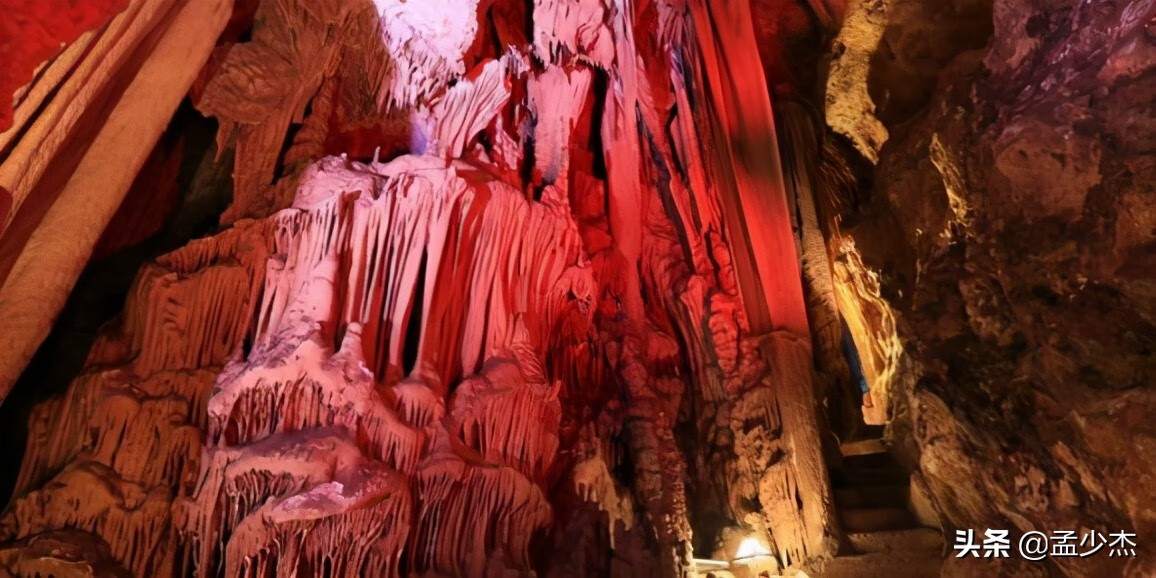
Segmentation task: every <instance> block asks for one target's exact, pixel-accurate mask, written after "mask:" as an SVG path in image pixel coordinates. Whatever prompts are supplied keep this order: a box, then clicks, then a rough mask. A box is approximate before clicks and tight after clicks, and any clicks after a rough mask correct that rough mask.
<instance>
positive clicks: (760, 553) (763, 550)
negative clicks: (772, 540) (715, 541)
mask: <svg viewBox="0 0 1156 578" xmlns="http://www.w3.org/2000/svg"><path fill="white" fill-rule="evenodd" d="M770 557H771V551H770V550H769V549H767V547H766V546H764V545H763V543H762V542H760V541H759V539H758V538H755V537H754V536H747V537H746V538H743V541H742V542H740V543H739V549H738V550H737V551H735V558H734V561H735V563H736V564H749V563H751V562H759V561H763V560H767V559H769V558H770Z"/></svg>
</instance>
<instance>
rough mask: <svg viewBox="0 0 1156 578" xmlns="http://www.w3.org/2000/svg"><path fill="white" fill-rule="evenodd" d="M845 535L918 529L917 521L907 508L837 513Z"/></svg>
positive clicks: (849, 510)
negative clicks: (841, 521)
mask: <svg viewBox="0 0 1156 578" xmlns="http://www.w3.org/2000/svg"><path fill="white" fill-rule="evenodd" d="M839 517H840V518H841V519H842V520H843V529H844V530H846V531H847V533H852V532H854V533H863V532H880V531H884V530H904V529H908V528H918V527H919V521H918V520H916V519H915V516H914V515H912V513H911V512H910V511H908V510H907V508H905V507H903V508H852V509H843V510H840V511H839Z"/></svg>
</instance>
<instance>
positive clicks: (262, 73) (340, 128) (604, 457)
mask: <svg viewBox="0 0 1156 578" xmlns="http://www.w3.org/2000/svg"><path fill="white" fill-rule="evenodd" d="M237 18H240V17H236V18H234V20H236V19H237ZM253 18H254V25H253V30H252V34H251V39H249V40H247V41H243V42H242V41H235V40H236V38H233V37H231V36H229V35H228V34H227V35H226V37H224V38H223V39H222V42H221V44H220V45H219V46H218V47H217V48H216V50H215V52H214V53H213V54H212V55H211V56H210V57H209V59H208V60H209V64H208V65H207V66H206V67H205V69H204V71H203V72H202V74H201V77H200V78H199V79H197V80H196V82H195V83H193V94H192V96H193V97H194V99H195V104H196V106H197V107H198V108H199V109H200V110H201V111H202V112H204V113H205V114H207V115H211V116H213V117H215V118H216V119H217V120H218V121H219V123H220V125H219V126H220V132H219V134H218V150H235V157H234V158H235V166H234V167H233V174H234V181H235V188H234V193H235V194H234V198H233V204H232V206H231V207H230V209H229V210H228V211H226V213H225V215H224V216H223V217H222V223H223V224H224V225H227V226H228V228H227V229H225V230H224V231H223V232H221V233H219V234H217V235H215V236H213V237H210V238H206V239H203V240H198V241H194V242H192V243H191V244H189V245H188V246H186V247H184V248H181V249H179V250H177V251H175V252H173V253H170V254H168V255H165V256H164V257H162V258H160V259H159V260H158V261H157V262H156V263H154V264H151V265H148V266H147V267H146V268H145V269H144V270H143V271H142V273H141V274H140V275H139V276H138V278H137V281H136V285H135V287H134V289H133V293H132V296H131V298H130V300H129V302H128V303H127V304H126V307H125V313H124V315H123V316H122V318H121V319H120V321H118V322H117V323H116V324H115V325H113V326H111V327H109V328H108V329H106V331H105V332H104V333H103V335H102V337H101V339H100V341H99V342H98V344H97V346H96V347H95V348H94V349H93V351H92V353H91V354H90V358H89V362H88V365H87V369H86V370H85V371H84V373H83V374H82V375H81V377H79V378H78V379H77V380H76V381H75V382H74V383H73V384H72V386H71V387H70V389H69V390H68V393H67V394H66V395H65V396H64V397H62V398H59V399H55V400H53V401H51V402H49V403H47V404H45V405H42V406H41V407H39V408H38V409H37V410H36V413H35V417H34V420H33V430H32V433H31V435H30V439H29V444H28V450H27V452H26V454H25V463H24V465H23V467H22V470H21V478H20V481H19V487H18V489H17V495H16V497H15V499H14V500H13V502H12V504H11V505H10V506H9V508H8V509H7V511H6V512H5V514H4V516H3V517H2V518H0V568H6V569H8V571H11V572H15V573H27V572H30V571H32V569H39V568H55V570H53V571H56V572H64V571H65V569H66V568H69V567H72V568H77V567H80V566H83V563H87V565H88V566H87V568H89V569H90V571H91V572H93V573H96V572H98V569H103V568H105V567H106V566H107V565H108V564H110V563H112V562H115V564H117V565H119V566H120V567H121V571H127V572H129V573H131V574H133V575H137V576H167V575H188V574H190V573H195V574H197V575H203V576H207V575H214V574H216V573H218V572H223V573H224V574H225V575H229V576H237V575H249V574H261V575H263V574H268V573H273V572H277V573H278V575H281V574H284V575H290V574H291V573H292V572H297V573H298V575H334V576H337V575H340V576H363V575H364V576H387V575H399V574H400V575H429V576H451V575H455V576H514V575H530V574H531V573H535V572H536V573H538V574H547V575H552V576H585V575H600V574H609V575H620V576H636V575H646V576H652V575H663V576H682V575H687V574H688V573H690V572H691V571H692V569H693V566H692V561H691V558H692V555H693V552H694V551H695V548H698V551H700V553H702V554H703V555H706V556H709V555H717V556H720V557H729V556H731V555H733V553H734V548H735V547H736V546H737V539H738V538H742V537H745V536H747V535H753V536H756V537H757V538H758V539H760V540H761V541H763V542H764V543H765V544H767V545H768V546H770V547H771V548H772V551H773V552H775V554H776V557H774V558H772V559H771V560H769V561H768V562H766V564H768V565H770V566H776V565H778V564H782V565H791V566H796V567H797V566H800V565H801V564H803V563H805V562H807V561H810V560H813V559H815V558H817V557H821V556H824V555H828V554H830V553H831V550H832V548H833V544H834V541H833V536H834V532H835V529H834V527H833V525H832V522H831V509H830V504H829V501H830V496H829V490H828V488H827V475H826V471H825V467H824V464H823V461H822V459H821V454H820V441H819V440H820V437H819V429H818V425H817V418H816V412H815V408H814V398H813V395H812V390H811V387H812V384H811V378H812V375H811V374H812V356H811V354H810V351H811V346H810V335H809V325H808V320H807V317H806V309H805V305H804V302H803V296H802V292H801V286H800V279H801V274H800V271H799V265H798V261H797V251H796V248H795V246H794V240H793V237H792V233H791V216H790V214H789V211H788V202H787V198H786V191H785V187H784V183H783V177H782V174H781V170H780V169H779V166H778V162H779V161H778V153H777V145H776V133H775V127H774V123H773V120H772V114H771V112H772V110H771V103H770V99H769V96H768V90H767V83H766V80H765V78H764V76H763V68H762V66H761V64H760V62H759V60H758V52H757V41H756V38H755V35H754V31H753V28H752V24H751V17H750V12H749V7H748V6H747V5H746V4H745V3H743V2H723V3H715V2H703V1H695V2H690V3H689V4H687V3H684V2H667V1H663V2H632V1H629V0H618V1H615V2H607V3H604V2H599V1H594V0H583V1H581V2H555V1H549V0H542V1H538V2H534V3H533V4H532V6H527V5H524V4H523V3H521V2H514V1H508V2H486V1H484V2H468V3H461V2H423V3H418V2H412V1H411V2H403V1H400V0H380V1H378V2H374V3H370V2H359V1H344V2H342V1H336V0H331V1H327V2H321V3H316V2H306V1H300V2H297V1H287V2H262V3H261V4H260V5H259V6H258V7H257V9H256V12H255V14H254V16H253ZM527 20H529V21H531V22H532V30H529V31H527V30H526V29H525V22H526V21H527ZM214 34H215V32H214ZM343 153H345V154H343ZM334 155H341V156H334ZM370 156H373V157H374V158H373V159H372V160H370V158H369V157H370ZM383 158H384V159H388V160H384V161H383V160H382V159H383ZM692 528H693V530H692ZM46 541H56V542H63V543H67V544H69V545H70V546H69V547H70V548H73V549H77V550H80V551H82V554H83V555H82V556H80V555H79V554H77V555H76V556H80V560H82V562H74V561H73V558H74V557H75V556H73V555H72V554H68V556H65V555H64V554H61V555H60V556H59V557H54V556H53V555H51V554H50V555H45V554H43V553H42V551H41V550H35V549H34V548H33V547H32V545H33V544H37V543H55V542H46ZM552 549H559V550H563V551H564V552H563V553H562V554H559V555H557V556H550V555H547V554H546V553H547V552H550V551H551V550H552ZM702 551H705V552H702ZM70 565H71V566H70Z"/></svg>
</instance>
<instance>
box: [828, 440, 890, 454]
mask: <svg viewBox="0 0 1156 578" xmlns="http://www.w3.org/2000/svg"><path fill="white" fill-rule="evenodd" d="M839 451H840V452H841V453H842V454H843V457H850V456H862V455H870V454H881V453H885V452H886V451H887V446H885V445H883V440H881V439H877V438H871V439H865V440H859V441H853V442H847V443H844V444H843V445H841V446H839Z"/></svg>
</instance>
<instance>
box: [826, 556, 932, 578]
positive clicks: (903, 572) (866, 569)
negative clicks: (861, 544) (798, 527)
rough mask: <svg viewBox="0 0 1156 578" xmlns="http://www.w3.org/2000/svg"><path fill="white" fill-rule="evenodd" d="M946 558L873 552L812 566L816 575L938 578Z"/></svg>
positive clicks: (828, 577)
mask: <svg viewBox="0 0 1156 578" xmlns="http://www.w3.org/2000/svg"><path fill="white" fill-rule="evenodd" d="M942 564H943V561H942V560H941V559H940V557H939V556H938V555H935V556H931V555H919V554H910V555H908V554H893V553H879V552H877V553H873V554H861V555H856V556H839V557H838V558H834V559H832V560H830V561H828V562H826V563H825V564H823V565H821V566H818V567H815V568H812V569H808V570H807V575H808V576H812V577H814V578H935V577H937V576H939V568H940V566H942Z"/></svg>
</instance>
